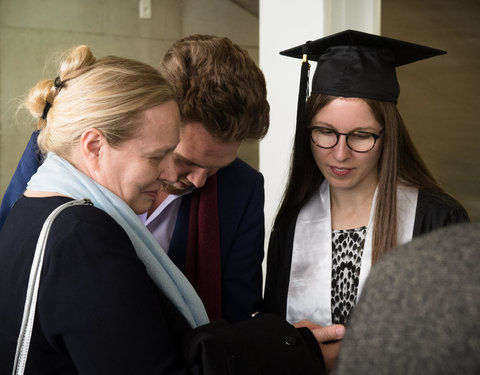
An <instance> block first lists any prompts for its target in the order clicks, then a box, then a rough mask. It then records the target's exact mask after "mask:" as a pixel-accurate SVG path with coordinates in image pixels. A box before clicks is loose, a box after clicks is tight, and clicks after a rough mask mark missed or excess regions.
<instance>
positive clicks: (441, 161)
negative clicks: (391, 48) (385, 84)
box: [382, 0, 480, 220]
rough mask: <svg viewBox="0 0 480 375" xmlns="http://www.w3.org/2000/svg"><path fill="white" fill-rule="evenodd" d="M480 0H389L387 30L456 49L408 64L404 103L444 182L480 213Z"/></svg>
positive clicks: (403, 74) (403, 70) (401, 73)
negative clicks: (479, 23) (479, 22)
mask: <svg viewBox="0 0 480 375" xmlns="http://www.w3.org/2000/svg"><path fill="white" fill-rule="evenodd" d="M478 20H480V2H479V1H478V0H456V1H451V0H422V1H416V0H402V1H397V0H383V1H382V34H383V35H385V36H391V37H394V38H399V39H405V40H409V41H412V42H417V43H420V44H426V45H429V46H432V47H436V48H439V49H444V50H446V51H448V54H447V55H443V56H438V57H434V58H432V59H428V60H425V61H421V62H418V63H414V64H411V65H408V66H404V67H400V68H399V69H398V70H397V71H398V78H399V81H400V87H401V93H400V98H399V104H398V105H399V108H400V112H401V113H402V116H403V118H404V120H405V122H406V125H407V127H408V129H409V131H410V134H411V136H412V138H413V140H414V142H415V144H416V145H417V147H418V149H419V152H420V154H421V155H422V157H423V158H424V160H425V161H426V163H427V164H428V166H429V167H430V169H431V171H432V172H433V174H434V175H435V177H437V179H438V180H439V182H440V183H441V184H442V185H443V186H444V188H445V189H446V190H447V191H448V192H449V193H451V194H452V195H453V196H454V197H455V198H457V199H458V200H459V201H460V202H461V203H462V204H463V205H464V206H465V207H466V209H467V210H468V212H469V214H470V216H471V217H472V219H474V220H479V219H480V126H479V118H480V105H479V99H478V94H477V93H478V87H480V29H479V28H478Z"/></svg>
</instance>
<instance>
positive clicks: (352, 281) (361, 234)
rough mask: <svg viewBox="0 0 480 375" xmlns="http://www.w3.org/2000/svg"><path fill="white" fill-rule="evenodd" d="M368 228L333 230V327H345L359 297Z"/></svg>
mask: <svg viewBox="0 0 480 375" xmlns="http://www.w3.org/2000/svg"><path fill="white" fill-rule="evenodd" d="M366 235H367V227H366V226H364V227H360V228H355V229H347V230H332V294H331V302H332V323H333V324H345V323H346V321H347V319H348V315H349V314H350V311H351V310H352V308H353V306H354V305H355V301H356V300H357V294H358V284H359V277H360V265H361V262H362V254H363V247H364V244H365V238H366Z"/></svg>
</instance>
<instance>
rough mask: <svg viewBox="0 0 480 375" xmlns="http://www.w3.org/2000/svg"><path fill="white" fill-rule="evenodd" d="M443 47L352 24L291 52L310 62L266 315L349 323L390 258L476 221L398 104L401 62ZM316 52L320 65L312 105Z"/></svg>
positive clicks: (275, 239)
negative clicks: (425, 153) (447, 186)
mask: <svg viewBox="0 0 480 375" xmlns="http://www.w3.org/2000/svg"><path fill="white" fill-rule="evenodd" d="M443 53H445V52H443V51H440V50H436V49H432V48H428V47H424V46H419V45H416V44H411V43H407V42H403V41H399V40H394V39H390V38H385V37H380V36H376V35H371V34H366V33H361V32H357V31H352V30H348V31H344V32H341V33H338V34H334V35H331V36H328V37H325V38H322V39H318V40H316V41H313V42H308V43H307V44H305V45H303V46H299V47H295V48H292V49H290V50H287V51H284V52H282V54H283V55H287V56H291V57H298V58H301V57H302V55H303V57H304V62H303V64H302V65H303V67H302V82H301V85H300V90H301V92H300V98H299V111H298V119H297V129H296V136H295V145H294V150H293V157H292V164H291V169H290V176H289V180H288V183H287V187H286V191H285V194H284V198H283V201H282V202H281V205H280V208H279V211H278V214H277V217H276V219H275V222H274V228H273V232H272V234H271V237H270V243H269V249H268V265H267V277H266V288H265V311H269V312H275V313H277V314H279V315H281V316H283V317H286V318H287V320H288V321H290V322H297V321H300V320H302V319H307V320H310V321H312V322H313V323H316V324H319V325H322V326H327V325H330V324H333V323H340V324H344V323H345V322H346V320H347V319H348V316H349V313H350V312H351V311H352V307H353V306H354V305H355V303H356V301H357V298H358V297H359V295H360V293H361V291H362V287H363V284H364V282H365V280H366V278H367V275H368V273H369V271H370V268H371V266H372V264H374V263H375V262H376V261H377V260H378V259H379V258H380V257H381V256H382V254H384V253H385V252H387V251H388V250H389V249H391V248H392V247H394V246H395V245H397V244H400V243H405V242H408V241H410V240H411V239H412V237H415V236H418V235H420V234H423V233H425V232H429V231H431V230H434V229H435V228H439V227H442V226H446V225H449V224H452V223H455V222H460V221H467V220H468V215H467V213H466V212H465V210H464V209H463V207H462V206H461V205H460V204H459V203H457V202H456V201H455V200H454V199H453V198H451V197H450V196H449V195H447V194H446V193H445V192H444V191H443V190H442V188H441V187H440V186H439V185H438V183H437V182H436V181H435V179H434V178H433V177H432V174H431V173H430V172H429V170H428V169H427V167H426V166H425V164H424V162H423V161H422V159H421V158H420V156H419V154H418V152H417V151H416V149H415V146H414V145H413V143H412V141H411V139H410V137H409V135H408V132H407V129H406V127H405V125H404V123H403V121H402V118H401V116H400V114H399V112H398V109H397V106H396V103H397V98H398V95H399V86H398V82H397V78H396V73H395V68H396V66H400V65H404V64H408V63H411V62H414V61H417V60H421V59H425V58H429V57H432V56H435V55H440V54H443ZM308 59H310V60H317V61H318V63H317V68H316V71H315V75H314V77H313V81H312V93H311V95H310V97H309V98H308V100H307V102H306V105H305V106H303V103H304V102H305V93H306V81H307V78H306V77H307V76H308V75H307V74H306V73H307V72H306V69H307V67H308ZM302 95H303V98H302Z"/></svg>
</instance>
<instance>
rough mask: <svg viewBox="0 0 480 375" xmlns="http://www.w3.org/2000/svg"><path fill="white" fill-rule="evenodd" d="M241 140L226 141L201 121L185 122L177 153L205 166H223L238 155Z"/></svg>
mask: <svg viewBox="0 0 480 375" xmlns="http://www.w3.org/2000/svg"><path fill="white" fill-rule="evenodd" d="M240 144H241V142H239V141H233V142H225V141H222V140H220V139H218V138H216V137H214V136H213V135H212V134H210V133H209V132H208V131H207V130H206V129H205V127H204V126H203V124H201V123H198V122H197V123H187V124H184V125H183V126H182V128H181V131H180V143H179V144H178V146H177V148H176V149H175V154H176V155H177V156H178V157H179V158H180V159H181V160H183V161H185V162H190V163H192V164H195V165H197V166H200V167H204V168H223V167H225V166H227V165H228V164H230V163H231V162H233V161H234V160H235V158H236V157H237V153H238V149H239V147H240Z"/></svg>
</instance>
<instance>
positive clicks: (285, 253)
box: [262, 190, 469, 318]
mask: <svg viewBox="0 0 480 375" xmlns="http://www.w3.org/2000/svg"><path fill="white" fill-rule="evenodd" d="M300 210H301V207H300V208H298V209H296V210H294V211H292V212H290V213H288V214H287V215H285V216H284V217H282V218H281V219H280V220H279V221H278V223H277V225H276V227H275V228H274V230H273V232H272V233H271V235H270V241H269V245H268V255H267V275H266V281H265V293H264V303H263V310H262V311H263V312H269V313H274V314H277V315H279V316H281V317H283V318H285V317H286V310H287V294H288V287H289V281H290V268H291V261H292V248H293V239H294V235H295V226H296V222H297V217H298V214H299V213H300ZM464 221H469V218H468V214H467V212H466V211H465V209H464V208H463V207H462V206H461V205H460V204H459V203H458V202H457V201H456V200H454V199H453V198H452V197H450V196H449V195H447V194H439V193H436V194H432V193H430V192H427V191H424V190H420V191H419V193H418V201H417V208H416V212H415V222H414V227H413V237H417V236H420V235H422V234H424V233H428V232H431V231H433V230H435V229H437V228H441V227H445V226H448V225H451V224H455V223H459V222H464Z"/></svg>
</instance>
